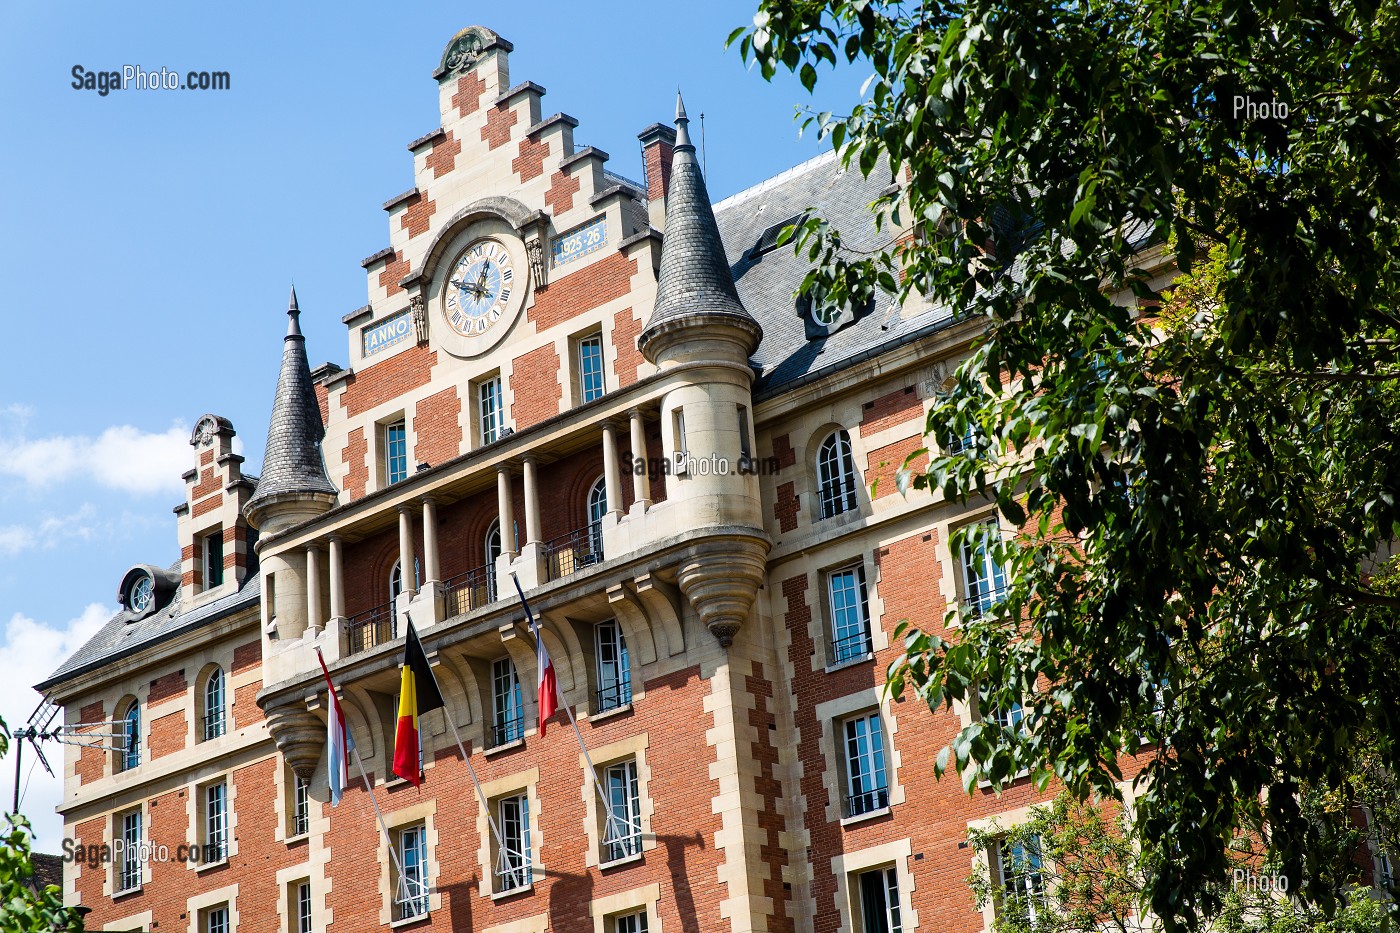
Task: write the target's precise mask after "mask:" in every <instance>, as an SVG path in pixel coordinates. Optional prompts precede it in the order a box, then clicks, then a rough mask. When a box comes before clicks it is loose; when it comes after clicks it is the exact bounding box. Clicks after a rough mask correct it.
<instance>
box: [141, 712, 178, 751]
mask: <svg viewBox="0 0 1400 933" xmlns="http://www.w3.org/2000/svg"><path fill="white" fill-rule="evenodd" d="M186 733H187V729H186V723H185V711H184V710H183V709H180V710H176V711H175V712H173V713H169V714H167V715H165V716H161V717H160V718H159V719H155V720H152V721H151V735H150V740H149V742H148V743H147V744H148V747H149V748H150V750H151V759H152V760H155V759H156V758H160V757H161V756H163V755H169V754H170V753H171V752H178V751H180V750H181V749H182V748H184V747H185V736H186Z"/></svg>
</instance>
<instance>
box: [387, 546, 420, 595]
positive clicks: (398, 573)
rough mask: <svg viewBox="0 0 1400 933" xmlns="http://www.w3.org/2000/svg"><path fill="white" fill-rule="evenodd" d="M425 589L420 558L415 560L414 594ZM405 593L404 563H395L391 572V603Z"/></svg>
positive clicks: (398, 561)
mask: <svg viewBox="0 0 1400 933" xmlns="http://www.w3.org/2000/svg"><path fill="white" fill-rule="evenodd" d="M422 588H423V568H422V566H421V565H420V564H419V563H418V558H417V557H414V558H413V592H415V593H416V592H418V591H419V590H420V589H422ZM402 592H403V561H401V560H396V561H394V566H393V567H392V568H390V570H389V602H391V603H392V602H393V601H394V600H396V599H398V598H399V594H400V593H402Z"/></svg>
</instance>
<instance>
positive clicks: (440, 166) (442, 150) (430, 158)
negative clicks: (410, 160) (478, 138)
mask: <svg viewBox="0 0 1400 933" xmlns="http://www.w3.org/2000/svg"><path fill="white" fill-rule="evenodd" d="M461 152H462V141H461V140H460V139H457V138H455V137H454V136H453V135H452V131H451V130H448V131H447V132H446V133H445V134H444V135H443V138H442V139H439V140H438V141H437V142H435V143H433V149H432V151H431V152H429V153H428V155H427V158H425V159H424V160H423V164H424V165H425V166H427V167H428V168H430V169H432V170H433V178H435V179H436V178H441V177H442V176H444V175H446V174H447V173H448V172H450V171H452V169H453V168H454V167H456V165H457V156H459V155H460V154H461Z"/></svg>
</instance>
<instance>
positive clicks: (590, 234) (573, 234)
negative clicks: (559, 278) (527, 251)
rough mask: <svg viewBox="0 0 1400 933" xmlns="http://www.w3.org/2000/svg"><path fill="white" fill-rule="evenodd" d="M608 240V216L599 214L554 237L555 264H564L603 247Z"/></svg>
mask: <svg viewBox="0 0 1400 933" xmlns="http://www.w3.org/2000/svg"><path fill="white" fill-rule="evenodd" d="M607 242H608V222H607V218H606V217H603V216H598V217H595V218H593V219H592V220H590V221H589V222H588V223H586V224H582V225H581V226H578V227H575V228H574V229H572V230H570V231H568V232H567V233H563V234H560V235H559V236H557V237H555V238H554V244H553V252H554V264H555V265H556V266H562V265H564V264H565V263H569V262H573V261H574V260H575V259H578V258H579V257H580V256H587V255H588V254H589V253H592V252H595V251H596V250H600V249H602V248H603V247H604V246H605V245H606V244H607Z"/></svg>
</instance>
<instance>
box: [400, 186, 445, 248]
mask: <svg viewBox="0 0 1400 933" xmlns="http://www.w3.org/2000/svg"><path fill="white" fill-rule="evenodd" d="M406 203H407V205H408V206H407V207H405V208H404V211H403V216H402V217H400V218H399V226H400V227H402V228H403V229H404V230H407V231H408V238H409V239H410V240H411V239H413V238H414V237H416V236H418V234H420V233H427V232H428V222H429V221H430V220H431V219H432V216H433V215H434V214H436V213H437V202H436V201H433V200H431V199H429V198H427V197H424V196H423V195H422V194H415V195H414V196H413V197H411V198H409V199H408V201H407V202H406Z"/></svg>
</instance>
